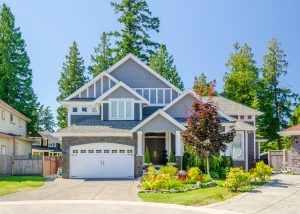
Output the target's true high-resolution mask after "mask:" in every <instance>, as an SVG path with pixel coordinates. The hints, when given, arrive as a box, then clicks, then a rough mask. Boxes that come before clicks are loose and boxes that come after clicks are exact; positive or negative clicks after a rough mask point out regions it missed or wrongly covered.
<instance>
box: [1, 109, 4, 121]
mask: <svg viewBox="0 0 300 214" xmlns="http://www.w3.org/2000/svg"><path fill="white" fill-rule="evenodd" d="M1 117H2V119H3V120H5V111H4V109H2V111H1Z"/></svg>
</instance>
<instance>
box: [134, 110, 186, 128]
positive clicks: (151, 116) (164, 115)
mask: <svg viewBox="0 0 300 214" xmlns="http://www.w3.org/2000/svg"><path fill="white" fill-rule="evenodd" d="M159 114H160V115H161V116H163V117H164V118H166V119H167V120H169V121H170V122H171V123H173V124H174V125H175V126H177V127H178V128H180V129H181V130H182V131H183V130H185V129H186V128H185V126H183V125H182V124H181V123H179V122H177V121H176V120H175V119H174V118H173V117H171V116H170V115H168V114H167V113H166V112H164V111H163V110H161V109H159V110H157V111H156V112H154V113H153V114H152V115H150V116H149V117H148V118H147V119H145V120H144V121H143V122H141V123H140V124H138V125H137V126H136V127H134V128H133V129H131V131H130V132H131V133H133V132H135V131H137V130H138V129H139V128H141V127H142V126H144V125H145V124H146V123H148V122H149V121H151V120H152V119H153V118H154V117H156V116H157V115H159Z"/></svg>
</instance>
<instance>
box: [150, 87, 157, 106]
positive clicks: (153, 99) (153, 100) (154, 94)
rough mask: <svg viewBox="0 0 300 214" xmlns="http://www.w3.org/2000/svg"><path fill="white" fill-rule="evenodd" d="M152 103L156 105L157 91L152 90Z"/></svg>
mask: <svg viewBox="0 0 300 214" xmlns="http://www.w3.org/2000/svg"><path fill="white" fill-rule="evenodd" d="M150 103H156V90H153V89H151V90H150Z"/></svg>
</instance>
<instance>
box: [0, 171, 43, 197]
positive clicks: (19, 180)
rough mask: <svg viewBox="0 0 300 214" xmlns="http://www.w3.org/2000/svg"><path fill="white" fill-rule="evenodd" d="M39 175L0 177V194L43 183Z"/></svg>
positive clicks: (22, 189) (30, 187)
mask: <svg viewBox="0 0 300 214" xmlns="http://www.w3.org/2000/svg"><path fill="white" fill-rule="evenodd" d="M45 180H46V178H44V177H41V176H7V177H2V178H0V196H2V195H7V194H11V193H15V192H20V191H24V190H28V189H32V188H35V187H41V186H43V185H44V184H45Z"/></svg>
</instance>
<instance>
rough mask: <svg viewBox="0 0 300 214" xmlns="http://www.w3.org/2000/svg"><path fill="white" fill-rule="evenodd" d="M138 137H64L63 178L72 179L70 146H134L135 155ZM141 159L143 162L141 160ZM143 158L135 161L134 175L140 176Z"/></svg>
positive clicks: (137, 158) (136, 158)
mask: <svg viewBox="0 0 300 214" xmlns="http://www.w3.org/2000/svg"><path fill="white" fill-rule="evenodd" d="M136 139H137V138H136V135H135V134H134V135H133V137H132V138H131V137H63V138H62V177H63V178H69V177H70V173H69V170H70V146H75V145H82V144H89V143H99V142H105V143H120V144H125V145H131V146H134V150H135V155H136V152H137V149H136V147H137V144H136V142H137V140H136ZM140 159H141V160H140ZM141 169H142V157H136V156H135V161H134V174H135V176H138V175H140V173H141V172H143V171H142V170H141Z"/></svg>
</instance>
